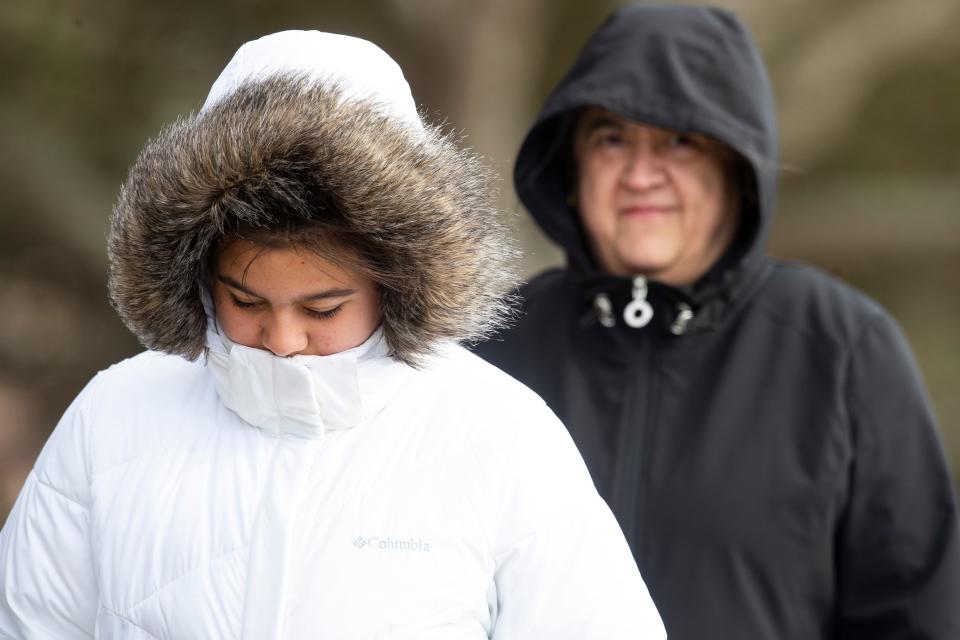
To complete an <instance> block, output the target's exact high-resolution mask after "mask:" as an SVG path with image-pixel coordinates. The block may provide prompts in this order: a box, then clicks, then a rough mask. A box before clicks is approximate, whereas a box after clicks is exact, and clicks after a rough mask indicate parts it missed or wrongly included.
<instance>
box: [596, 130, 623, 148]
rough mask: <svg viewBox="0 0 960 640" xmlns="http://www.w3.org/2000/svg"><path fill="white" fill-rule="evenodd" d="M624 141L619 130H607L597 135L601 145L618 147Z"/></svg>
mask: <svg viewBox="0 0 960 640" xmlns="http://www.w3.org/2000/svg"><path fill="white" fill-rule="evenodd" d="M623 143H624V137H623V135H622V134H621V133H620V132H618V131H605V132H602V133H599V134H598V135H597V144H599V145H600V146H601V147H617V146H620V145H622V144H623Z"/></svg>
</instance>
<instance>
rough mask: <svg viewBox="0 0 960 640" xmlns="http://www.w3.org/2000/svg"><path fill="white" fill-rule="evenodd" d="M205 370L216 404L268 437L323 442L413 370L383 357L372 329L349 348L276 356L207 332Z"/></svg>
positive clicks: (378, 334)
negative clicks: (329, 352) (211, 380)
mask: <svg viewBox="0 0 960 640" xmlns="http://www.w3.org/2000/svg"><path fill="white" fill-rule="evenodd" d="M207 354H208V355H207V366H209V367H210V370H211V372H212V373H213V377H214V382H215V384H216V388H217V393H218V394H219V395H220V399H221V400H222V401H223V403H224V404H225V405H226V406H227V408H229V409H230V410H232V411H233V412H234V413H236V414H237V415H238V416H240V418H242V419H243V420H244V421H245V422H247V423H249V424H251V425H253V426H255V427H257V428H259V429H261V430H262V431H264V432H266V433H269V434H272V435H277V436H281V435H289V436H295V437H300V438H323V437H324V436H325V435H326V434H327V433H328V432H329V431H335V430H343V429H351V428H353V427H356V426H359V425H361V424H363V423H365V422H366V421H368V420H370V419H371V418H373V417H374V416H376V415H377V414H378V413H380V412H381V411H382V410H383V408H384V407H385V406H386V404H387V402H388V401H389V400H390V398H392V397H393V396H394V395H395V393H396V392H397V390H398V389H399V387H400V385H401V383H402V381H403V380H404V379H405V378H406V375H407V374H408V373H410V372H411V371H412V369H411V368H410V367H409V366H407V365H405V364H403V363H401V362H398V361H397V360H395V359H394V358H392V357H390V354H389V348H388V346H387V342H386V340H385V339H384V337H383V331H382V329H381V328H378V329H377V330H376V331H374V332H373V334H372V335H371V336H370V337H369V338H367V340H366V341H365V342H364V343H363V344H361V345H359V346H356V347H354V348H352V349H348V350H346V351H342V352H340V353H336V354H332V355H328V356H300V355H298V356H291V357H287V358H281V357H279V356H276V355H274V354H272V353H270V352H269V351H266V350H264V349H255V348H252V347H246V346H243V345H239V344H236V343H234V342H232V341H231V340H230V339H229V338H228V337H227V336H226V335H224V334H223V333H222V332H220V331H219V330H218V328H217V327H216V324H215V323H211V324H210V325H209V326H208V329H207Z"/></svg>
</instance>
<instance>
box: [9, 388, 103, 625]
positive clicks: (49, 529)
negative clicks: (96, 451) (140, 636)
mask: <svg viewBox="0 0 960 640" xmlns="http://www.w3.org/2000/svg"><path fill="white" fill-rule="evenodd" d="M91 386H92V385H91ZM89 390H90V386H88V388H87V389H86V390H85V391H84V393H81V395H80V396H79V397H78V398H77V399H76V400H75V401H74V402H73V404H72V405H71V406H70V408H69V409H67V412H66V413H65V414H64V416H63V418H62V419H61V420H60V423H59V424H58V425H57V428H56V429H55V430H54V432H53V434H52V435H51V436H50V439H49V440H48V441H47V444H46V446H45V447H44V448H43V451H42V452H41V454H40V457H39V458H38V459H37V463H36V465H35V466H34V469H33V471H31V473H30V475H29V476H28V478H27V481H26V483H25V485H24V487H23V490H22V491H21V492H20V496H19V497H18V498H17V502H16V504H15V505H14V507H13V510H12V511H11V512H10V515H9V517H8V518H7V522H6V524H5V525H4V527H3V530H2V531H0V638H57V639H69V638H92V637H93V635H94V625H95V618H96V612H97V602H98V595H97V582H96V577H95V574H94V568H93V566H94V565H93V559H92V557H91V544H90V537H89V536H90V533H89V529H90V510H89V489H88V487H89V481H88V469H87V455H86V452H87V447H86V430H85V428H84V424H83V422H84V418H83V409H82V406H83V404H84V398H85V397H86V396H87V395H89V394H88V392H89Z"/></svg>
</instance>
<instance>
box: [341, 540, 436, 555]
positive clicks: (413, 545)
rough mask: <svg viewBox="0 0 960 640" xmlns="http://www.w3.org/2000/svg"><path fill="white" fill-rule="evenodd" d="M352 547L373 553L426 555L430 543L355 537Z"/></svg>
mask: <svg viewBox="0 0 960 640" xmlns="http://www.w3.org/2000/svg"><path fill="white" fill-rule="evenodd" d="M353 546H355V547H356V548H357V549H372V550H374V551H412V552H415V553H426V552H429V551H430V543H429V542H425V541H423V540H421V539H420V538H388V537H380V536H371V537H369V538H366V537H364V536H357V537H356V538H354V539H353Z"/></svg>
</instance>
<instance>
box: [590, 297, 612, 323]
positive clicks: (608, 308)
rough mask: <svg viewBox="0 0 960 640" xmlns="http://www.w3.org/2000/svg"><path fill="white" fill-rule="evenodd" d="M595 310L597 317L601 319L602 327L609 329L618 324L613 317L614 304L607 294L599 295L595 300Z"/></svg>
mask: <svg viewBox="0 0 960 640" xmlns="http://www.w3.org/2000/svg"><path fill="white" fill-rule="evenodd" d="M593 308H594V310H596V312H597V317H598V318H600V324H601V325H603V326H604V327H606V328H608V329H609V328H610V327H612V326H614V325H616V324H617V321H616V319H615V318H614V317H613V304H612V303H611V302H610V296H608V295H607V294H605V293H598V294H597V295H596V296H595V297H594V298H593Z"/></svg>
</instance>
